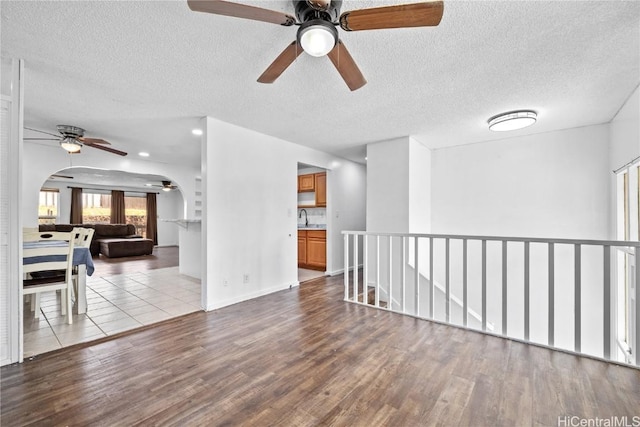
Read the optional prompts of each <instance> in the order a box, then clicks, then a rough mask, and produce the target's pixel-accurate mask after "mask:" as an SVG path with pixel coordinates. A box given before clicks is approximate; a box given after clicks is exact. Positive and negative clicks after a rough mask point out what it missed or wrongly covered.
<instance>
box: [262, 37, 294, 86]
mask: <svg viewBox="0 0 640 427" xmlns="http://www.w3.org/2000/svg"><path fill="white" fill-rule="evenodd" d="M301 53H302V46H300V45H299V44H298V42H297V41H293V42H291V44H290V45H289V46H287V47H286V48H285V49H284V50H283V51H282V53H281V54H280V55H278V57H277V58H276V60H275V61H273V62H272V63H271V65H269V67H268V68H267V69H266V70H265V71H264V73H262V75H261V76H260V77H258V82H260V83H273V82H275V81H276V79H277V78H278V77H280V75H281V74H282V73H284V70H286V69H287V68H288V67H289V65H291V64H292V63H293V61H295V60H296V58H297V57H298V56H300V54H301Z"/></svg>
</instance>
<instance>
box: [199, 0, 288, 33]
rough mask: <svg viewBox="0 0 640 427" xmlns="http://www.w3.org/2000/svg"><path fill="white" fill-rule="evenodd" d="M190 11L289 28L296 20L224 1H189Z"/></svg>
mask: <svg viewBox="0 0 640 427" xmlns="http://www.w3.org/2000/svg"><path fill="white" fill-rule="evenodd" d="M187 5H189V9H191V10H193V11H194V12H204V13H213V14H215V15H224V16H233V17H236V18H244V19H252V20H254V21H262V22H270V23H272V24H279V25H284V26H286V27H289V26H291V25H293V24H295V22H296V19H295V18H294V17H293V16H291V15H287V14H286V13H282V12H276V11H274V10H268V9H262V8H260V7H255V6H248V5H246V4H239V3H233V2H229V1H222V0H187Z"/></svg>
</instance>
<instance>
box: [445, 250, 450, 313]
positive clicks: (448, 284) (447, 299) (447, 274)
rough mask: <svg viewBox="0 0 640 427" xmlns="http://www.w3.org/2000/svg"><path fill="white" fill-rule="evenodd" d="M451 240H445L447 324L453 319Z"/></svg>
mask: <svg viewBox="0 0 640 427" xmlns="http://www.w3.org/2000/svg"><path fill="white" fill-rule="evenodd" d="M449 244H450V243H449V239H445V262H444V268H445V273H444V277H445V279H444V283H445V285H444V286H445V288H444V289H445V301H444V303H445V306H444V309H445V318H446V319H447V322H449V321H450V317H451V285H450V283H449V248H450V246H449Z"/></svg>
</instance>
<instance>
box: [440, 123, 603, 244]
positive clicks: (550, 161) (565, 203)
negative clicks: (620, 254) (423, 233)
mask: <svg viewBox="0 0 640 427" xmlns="http://www.w3.org/2000/svg"><path fill="white" fill-rule="evenodd" d="M608 139H609V136H608V125H597V126H587V127H582V128H575V129H567V130H562V131H557V132H547V133H542V134H537V135H530V136H523V137H516V138H509V139H503V140H499V141H491V142H485V143H478V144H472V145H465V146H461V147H452V148H447V149H439V150H434V151H433V152H432V159H433V162H432V167H433V175H432V203H433V204H432V224H431V225H432V230H433V232H434V233H450V234H474V235H478V234H480V235H482V234H484V235H498V236H522V237H556V238H558V237H564V238H575V239H606V238H608V237H609V235H608V220H609V208H608V204H609V187H608V185H609V180H610V176H611V171H610V170H609V167H608V166H609V162H608V161H607V159H608V157H609V143H608Z"/></svg>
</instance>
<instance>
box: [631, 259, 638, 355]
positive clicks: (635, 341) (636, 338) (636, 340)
mask: <svg viewBox="0 0 640 427" xmlns="http://www.w3.org/2000/svg"><path fill="white" fill-rule="evenodd" d="M633 264H634V269H635V273H636V274H635V277H633V278H632V279H631V280H633V281H634V282H635V283H634V288H635V295H633V304H635V307H634V310H633V311H634V312H635V315H636V316H635V317H636V324H635V326H634V329H635V337H634V340H633V341H634V346H635V348H632V349H631V351H632V352H633V354H634V358H635V364H636V365H638V366H640V355H639V354H638V346H639V345H640V268H639V267H640V248H639V247H636V248H635V249H634V263H633Z"/></svg>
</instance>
